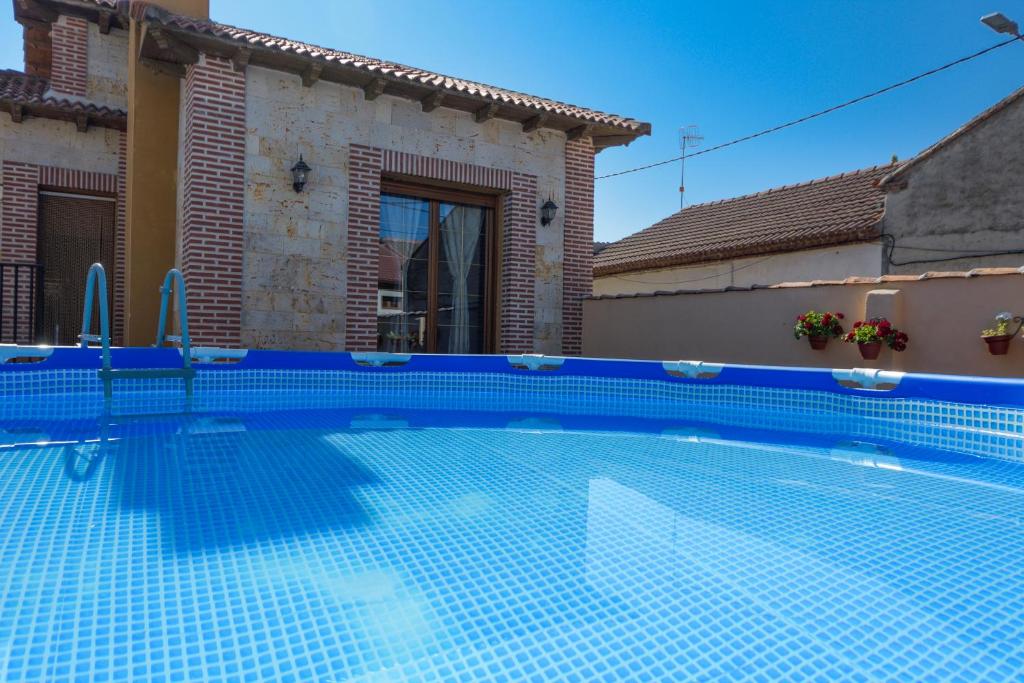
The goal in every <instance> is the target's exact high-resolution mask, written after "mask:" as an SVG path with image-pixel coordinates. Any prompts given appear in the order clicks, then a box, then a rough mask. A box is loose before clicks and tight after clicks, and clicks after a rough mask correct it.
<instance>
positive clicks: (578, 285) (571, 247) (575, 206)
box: [562, 138, 594, 356]
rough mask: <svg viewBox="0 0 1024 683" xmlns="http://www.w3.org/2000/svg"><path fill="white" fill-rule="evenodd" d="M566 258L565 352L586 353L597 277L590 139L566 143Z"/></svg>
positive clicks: (563, 315)
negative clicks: (588, 307)
mask: <svg viewBox="0 0 1024 683" xmlns="http://www.w3.org/2000/svg"><path fill="white" fill-rule="evenodd" d="M564 222H565V236H564V240H565V243H564V247H565V256H564V260H563V262H562V269H563V285H562V287H563V290H562V291H563V293H562V353H563V354H565V355H567V356H578V355H579V354H580V353H582V350H583V299H584V297H587V296H590V293H591V288H592V286H593V275H594V268H593V263H594V244H593V243H594V148H593V145H591V143H590V140H589V138H583V139H582V140H573V141H568V142H566V143H565V221H564Z"/></svg>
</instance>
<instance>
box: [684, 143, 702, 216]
mask: <svg viewBox="0 0 1024 683" xmlns="http://www.w3.org/2000/svg"><path fill="white" fill-rule="evenodd" d="M702 142H704V136H703V135H701V134H700V129H699V128H698V127H697V126H696V125H693V124H691V125H689V126H683V127H682V128H680V129H679V150H680V151H681V152H682V154H681V155H680V158H679V209H680V210H682V209H683V207H684V206H685V205H686V199H685V197H686V182H685V180H686V150H688V149H693V148H695V147H699V146H700V143H702Z"/></svg>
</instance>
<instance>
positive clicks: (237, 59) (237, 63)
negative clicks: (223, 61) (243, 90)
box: [231, 47, 252, 71]
mask: <svg viewBox="0 0 1024 683" xmlns="http://www.w3.org/2000/svg"><path fill="white" fill-rule="evenodd" d="M250 58H252V50H250V49H249V48H247V47H240V48H238V50H237V51H236V52H235V54H234V55H232V57H231V67H232V68H233V69H234V70H235V71H245V67H247V66H249V59H250Z"/></svg>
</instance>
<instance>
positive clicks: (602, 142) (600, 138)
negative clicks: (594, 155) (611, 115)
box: [590, 135, 636, 149]
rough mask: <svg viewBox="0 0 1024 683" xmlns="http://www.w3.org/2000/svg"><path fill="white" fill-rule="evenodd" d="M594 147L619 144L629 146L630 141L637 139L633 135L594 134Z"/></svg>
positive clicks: (592, 138)
mask: <svg viewBox="0 0 1024 683" xmlns="http://www.w3.org/2000/svg"><path fill="white" fill-rule="evenodd" d="M590 139H591V140H592V141H593V143H594V147H598V148H601V149H604V148H605V147H615V146H617V145H625V146H626V147H628V146H629V143H631V142H633V140H635V139H636V137H635V136H633V135H594V136H593V137H591V138H590Z"/></svg>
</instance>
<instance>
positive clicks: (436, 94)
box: [420, 90, 444, 112]
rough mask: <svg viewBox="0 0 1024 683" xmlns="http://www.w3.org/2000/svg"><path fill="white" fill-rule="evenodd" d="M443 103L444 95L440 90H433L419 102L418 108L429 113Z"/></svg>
mask: <svg viewBox="0 0 1024 683" xmlns="http://www.w3.org/2000/svg"><path fill="white" fill-rule="evenodd" d="M443 102H444V93H443V92H441V91H440V90H435V91H433V92H431V93H430V94H429V95H427V96H426V97H424V98H423V99H422V100H420V106H421V107H423V111H426V112H431V111H434V110H435V109H437V108H438V107H440V106H441V104H442V103H443Z"/></svg>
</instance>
